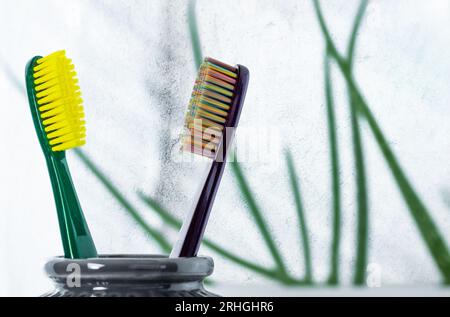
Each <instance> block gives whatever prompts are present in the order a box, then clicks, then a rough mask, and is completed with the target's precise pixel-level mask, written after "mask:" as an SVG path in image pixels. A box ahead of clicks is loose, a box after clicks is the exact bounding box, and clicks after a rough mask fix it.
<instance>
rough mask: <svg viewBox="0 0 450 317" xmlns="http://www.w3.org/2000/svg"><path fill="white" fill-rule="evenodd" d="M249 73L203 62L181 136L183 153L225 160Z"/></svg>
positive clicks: (232, 67)
mask: <svg viewBox="0 0 450 317" xmlns="http://www.w3.org/2000/svg"><path fill="white" fill-rule="evenodd" d="M248 80H249V71H248V69H247V68H246V67H244V66H242V65H237V66H230V65H227V64H225V63H222V62H220V61H218V60H215V59H213V58H209V57H207V58H205V60H204V62H203V63H202V65H201V66H200V70H199V73H198V76H197V79H196V81H195V85H194V89H193V92H192V96H191V100H190V102H189V106H188V111H187V114H186V120H185V131H184V132H183V135H182V149H183V150H184V151H188V152H192V153H195V154H199V155H202V156H205V157H209V158H211V159H214V160H225V158H226V152H227V148H228V146H229V144H230V142H231V135H233V134H234V131H233V130H234V128H236V126H237V124H238V121H239V117H240V114H241V110H242V105H243V102H244V98H245V94H246V91H247V86H248Z"/></svg>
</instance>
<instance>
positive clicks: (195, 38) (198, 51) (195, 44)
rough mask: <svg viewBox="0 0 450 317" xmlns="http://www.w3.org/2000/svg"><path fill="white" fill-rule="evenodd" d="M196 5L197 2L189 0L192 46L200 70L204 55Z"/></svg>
mask: <svg viewBox="0 0 450 317" xmlns="http://www.w3.org/2000/svg"><path fill="white" fill-rule="evenodd" d="M196 5H197V0H189V5H188V25H189V32H190V35H191V44H192V51H193V53H194V60H195V65H196V67H197V69H198V68H200V65H201V64H202V60H203V54H202V46H201V42H200V36H199V33H198V25H197V15H196V14H195V8H196Z"/></svg>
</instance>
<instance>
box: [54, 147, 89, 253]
mask: <svg viewBox="0 0 450 317" xmlns="http://www.w3.org/2000/svg"><path fill="white" fill-rule="evenodd" d="M52 161H53V163H54V167H55V169H54V171H55V173H56V177H57V179H58V183H59V190H60V191H61V194H62V197H63V199H62V201H63V207H64V212H63V213H62V214H63V215H64V216H63V217H64V218H65V219H64V221H65V224H64V227H65V228H66V230H67V239H68V244H69V254H67V253H66V258H67V257H69V258H72V259H86V258H94V257H97V250H96V248H95V244H94V241H93V240H92V236H91V233H90V231H89V227H88V225H87V223H86V220H85V218H84V216H83V212H82V209H81V206H80V202H79V200H78V197H77V193H76V191H75V187H74V186H73V182H72V177H71V176H70V172H69V167H68V165H67V161H66V158H65V155H60V157H54V158H53V159H52Z"/></svg>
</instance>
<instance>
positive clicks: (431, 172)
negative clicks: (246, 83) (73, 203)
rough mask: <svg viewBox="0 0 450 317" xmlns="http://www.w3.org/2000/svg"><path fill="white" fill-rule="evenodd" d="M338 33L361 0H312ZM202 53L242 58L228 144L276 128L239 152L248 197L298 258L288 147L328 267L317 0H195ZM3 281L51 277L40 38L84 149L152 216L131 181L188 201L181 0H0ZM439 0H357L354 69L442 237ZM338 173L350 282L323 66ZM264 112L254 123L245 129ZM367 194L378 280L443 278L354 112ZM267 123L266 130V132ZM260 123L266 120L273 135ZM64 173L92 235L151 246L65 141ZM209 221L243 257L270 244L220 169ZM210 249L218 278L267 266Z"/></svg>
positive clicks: (213, 233)
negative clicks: (54, 59) (73, 80)
mask: <svg viewBox="0 0 450 317" xmlns="http://www.w3.org/2000/svg"><path fill="white" fill-rule="evenodd" d="M322 2H323V4H322V6H323V9H324V13H325V16H326V19H327V22H328V25H329V27H330V29H331V30H332V35H333V38H334V39H335V41H336V43H337V44H338V47H339V49H341V50H344V49H345V45H346V43H347V40H348V35H349V32H350V29H351V25H352V21H353V17H354V14H355V12H356V9H357V6H358V3H359V2H358V1H337V0H334V1H322ZM197 17H198V23H199V30H200V36H201V39H202V49H203V54H204V55H207V56H212V57H215V58H217V59H221V60H223V61H225V62H228V63H231V64H233V63H239V64H242V65H246V66H247V67H248V68H249V69H250V71H251V82H250V87H249V91H248V95H247V99H246V103H245V107H244V109H243V113H242V118H241V124H240V127H241V131H242V132H241V134H240V135H239V143H238V147H239V144H242V148H244V147H245V146H246V145H248V144H259V143H258V142H264V140H267V139H270V140H271V142H272V143H271V144H272V145H271V147H270V155H269V158H268V159H266V160H259V161H251V162H244V163H243V166H244V171H245V173H246V175H247V176H248V178H249V181H250V183H251V186H252V190H253V192H254V193H255V195H256V198H257V200H258V204H259V205H260V206H261V207H262V209H263V210H264V215H265V217H266V219H267V221H268V223H269V224H270V229H271V231H272V232H273V233H274V235H275V237H276V243H277V245H278V247H279V248H280V249H281V252H282V254H283V256H284V257H285V258H286V260H287V263H288V266H289V269H290V271H291V272H292V274H294V275H296V276H299V277H300V276H301V275H302V274H303V273H304V272H303V268H304V265H303V262H302V253H301V251H302V250H301V243H300V240H299V234H298V228H297V225H296V224H297V218H296V213H295V207H294V203H293V198H292V195H291V193H290V191H289V183H288V176H287V171H286V167H285V164H284V156H283V149H284V148H290V149H291V151H292V153H293V156H294V158H295V163H296V167H297V170H298V172H299V176H300V183H301V187H302V194H303V200H304V206H305V209H306V217H307V221H308V224H309V229H310V240H311V244H312V245H311V248H312V255H313V266H314V267H313V270H314V278H315V280H317V281H319V282H323V281H325V280H326V278H327V276H328V273H329V252H330V234H331V220H332V218H331V215H332V214H331V194H330V193H331V191H330V162H329V152H328V138H327V126H326V111H325V105H324V94H323V55H324V54H323V52H324V41H323V38H322V35H321V33H320V30H319V28H318V23H317V20H316V17H315V15H314V10H313V6H312V2H311V1H307V0H303V1H298V0H289V1H288V0H283V1H281V0H280V1H261V0H246V1H242V0H241V1H238V0H233V1H218V0H208V1H206V0H199V1H198V4H197ZM0 23H1V28H0V43H1V44H0V100H1V103H2V105H1V106H0V117H1V118H2V119H3V120H2V123H1V124H0V140H1V144H2V152H1V153H2V155H1V156H0V180H1V181H0V281H1V282H0V295H3V296H4V295H26V296H34V295H38V294H41V293H43V292H45V291H48V290H49V289H50V288H51V284H50V282H49V281H48V280H47V278H46V277H45V275H44V273H43V270H42V268H43V265H44V263H45V261H46V260H47V259H48V258H49V257H51V256H53V255H59V254H61V252H62V248H61V243H60V238H59V232H58V226H57V219H56V214H55V208H54V203H53V197H52V193H51V186H50V182H49V179H48V175H47V170H46V167H45V161H44V157H43V155H42V153H41V149H40V146H39V143H38V141H37V139H36V135H35V131H34V128H33V125H32V120H31V116H30V113H29V107H28V104H27V100H26V99H25V95H24V78H23V77H24V76H23V75H24V67H25V64H26V63H27V61H28V60H29V59H30V58H31V57H33V56H34V55H46V54H48V53H51V52H53V51H55V50H59V49H66V50H67V54H68V56H69V57H71V58H72V59H73V61H74V64H75V66H76V69H77V72H78V75H79V79H80V84H81V88H82V93H83V96H84V100H85V110H86V117H87V128H88V142H87V145H86V146H85V147H84V150H85V152H86V153H87V154H88V155H89V156H90V157H91V159H92V160H93V161H94V162H95V163H96V164H98V165H99V166H101V169H102V171H103V172H104V173H105V174H106V175H107V176H108V177H109V178H110V179H111V180H112V181H113V183H114V184H115V185H116V186H117V187H119V188H120V189H121V191H122V192H123V193H124V195H125V197H126V198H127V199H129V200H130V201H131V202H132V203H133V204H134V205H135V206H136V208H137V209H138V210H139V211H140V212H141V214H142V215H144V216H145V218H146V219H147V220H148V222H149V223H151V224H152V225H153V226H154V227H156V228H159V229H160V230H162V231H163V232H165V233H166V234H167V235H168V237H170V239H171V241H174V240H175V238H176V232H174V231H173V230H172V229H171V228H169V227H168V226H167V225H165V224H164V223H163V222H161V220H160V219H159V218H158V217H157V216H155V214H154V213H153V212H152V211H150V210H149V209H148V208H147V207H146V206H145V205H144V204H143V203H142V201H141V200H140V199H139V197H138V195H137V192H140V191H141V192H144V193H146V194H148V195H152V196H153V197H156V198H157V199H158V201H159V202H161V204H162V205H164V206H165V207H167V208H168V209H169V210H171V211H172V212H173V213H174V214H175V215H177V216H179V217H182V216H183V215H184V214H185V213H186V212H187V210H188V209H187V207H189V206H190V205H191V204H192V197H193V196H194V195H195V193H196V191H197V187H198V186H199V180H198V175H201V174H202V170H203V169H204V163H195V164H191V163H181V162H179V157H180V154H179V152H178V149H179V146H178V143H177V140H178V132H179V130H180V127H181V126H182V124H183V120H184V111H185V108H186V105H187V102H188V100H189V96H190V92H191V89H192V86H193V82H194V79H195V75H196V69H195V66H194V64H195V63H194V58H193V54H192V49H191V44H190V38H189V32H188V28H187V1H182V0H177V1H163V0H160V1H156V0H151V1H148V0H134V1H130V0H114V1H112V0H110V1H106V0H103V1H100V0H97V1H94V0H91V1H88V0H77V1H75V0H71V1H58V0H53V1H50V0H41V1H32V0H0ZM449 50H450V2H449V1H446V0H433V1H420V0H414V1H411V0H401V1H400V0H397V1H388V0H378V1H371V2H370V4H369V7H368V9H367V14H366V19H365V20H364V23H363V26H362V29H361V31H360V36H359V40H358V48H357V53H356V59H355V72H356V73H355V76H356V78H357V79H358V81H359V84H360V86H361V88H362V91H363V93H364V95H365V96H366V98H367V100H368V103H369V105H370V106H371V109H372V111H373V112H374V115H375V117H376V118H377V119H378V121H379V123H380V125H381V127H382V129H383V131H384V132H385V134H386V136H387V138H388V140H389V142H390V146H391V147H392V148H393V150H394V151H395V153H396V154H397V156H398V158H399V159H400V162H401V163H402V166H403V167H404V169H405V170H406V171H407V175H408V176H409V177H410V179H411V180H412V182H413V184H414V187H415V189H416V190H417V191H418V193H419V194H420V196H421V197H422V198H423V200H424V201H425V203H426V205H427V206H428V208H429V210H430V211H431V213H432V215H433V217H434V218H435V220H436V222H437V223H438V225H439V228H440V229H441V231H442V233H443V235H444V236H445V238H446V240H447V241H450V208H449V205H450V204H449V201H448V198H447V200H446V198H445V193H446V192H449V191H450V164H449V161H450V138H449V135H450V125H449V124H448V123H449V122H450V110H449V100H450V89H448V88H449V79H450V59H449V58H448V52H449ZM333 79H334V84H335V86H334V87H335V94H336V112H337V122H338V126H339V127H338V138H339V146H340V155H341V163H342V166H341V173H342V188H343V205H342V209H343V236H342V245H341V274H342V282H343V284H345V285H348V284H350V283H351V277H352V272H353V265H354V256H355V234H354V233H355V219H356V218H355V205H356V203H355V196H354V192H355V188H354V170H353V155H352V143H351V131H350V129H349V124H350V121H349V113H348V103H347V94H346V88H345V85H344V83H343V82H342V80H341V75H340V73H339V72H337V71H336V70H334V71H333ZM255 128H256V129H257V130H258V129H259V130H258V131H260V132H259V133H256V135H255V134H250V135H248V133H246V132H245V131H254V130H251V129H255ZM362 130H363V141H364V150H365V154H366V164H367V173H368V179H369V180H368V187H369V199H370V236H369V238H370V241H369V244H370V249H369V263H370V264H376V265H378V266H379V267H380V268H381V269H382V275H381V280H382V285H410V284H413V285H424V284H425V285H429V284H436V283H438V282H439V281H440V280H441V279H440V276H439V273H438V271H437V269H436V267H435V265H434V263H433V261H432V258H431V257H430V256H429V254H428V250H427V249H426V247H425V244H424V243H423V241H422V240H421V238H420V236H419V235H418V230H417V229H416V226H415V223H414V222H413V220H412V218H411V217H410V213H409V210H408V209H407V208H406V206H405V204H404V201H403V200H402V198H401V196H400V195H399V192H398V189H397V187H396V185H395V183H394V180H393V178H392V176H391V174H390V171H389V170H388V169H387V166H386V164H385V161H384V159H383V157H382V156H381V154H380V152H379V149H378V146H377V144H376V143H375V142H374V140H373V138H372V133H371V131H370V130H369V129H368V128H367V126H366V125H365V124H363V125H362ZM267 131H270V133H267ZM267 134H268V135H267ZM68 160H69V164H70V166H71V171H72V175H73V178H74V182H75V184H76V186H77V191H78V194H79V198H80V201H81V203H82V206H83V209H84V211H85V215H86V218H87V220H88V222H89V224H90V228H91V232H92V234H93V236H94V239H95V241H96V245H97V249H98V250H99V252H100V253H161V250H159V249H158V247H157V245H156V244H155V243H154V242H153V240H152V239H151V238H150V237H148V236H147V235H145V234H144V233H143V232H142V230H141V229H140V228H139V227H138V226H137V225H136V223H135V222H134V221H133V220H132V219H131V218H130V217H129V216H128V215H127V214H126V212H125V210H124V209H123V208H122V207H121V206H120V205H119V204H118V203H117V201H116V200H115V199H114V198H113V197H112V196H111V195H110V194H109V193H108V192H107V191H106V190H105V188H104V187H103V185H101V184H100V183H99V182H98V180H97V179H96V178H95V176H94V175H93V174H92V173H91V172H90V171H89V170H88V169H87V168H86V167H85V166H84V165H83V164H82V163H81V161H80V160H79V159H78V158H77V157H75V155H73V153H69V154H68ZM206 236H208V237H210V238H212V239H214V240H215V241H217V242H219V243H220V244H221V245H223V246H225V247H227V248H228V249H230V250H233V251H234V252H236V253H237V254H239V255H241V256H243V257H250V258H251V259H252V260H255V261H257V262H259V263H261V264H263V265H267V266H270V265H271V264H272V260H271V258H270V255H269V253H268V252H267V250H266V247H265V245H264V242H263V240H262V238H261V236H260V235H259V233H258V231H257V228H256V226H255V224H254V222H253V221H252V220H251V218H250V217H249V214H248V212H247V211H246V206H245V203H244V202H243V201H242V199H240V193H239V191H238V188H237V186H236V182H235V180H234V178H233V176H232V173H231V171H230V170H229V169H227V170H226V171H225V175H224V178H223V182H222V185H221V188H220V190H219V193H218V196H217V199H216V204H215V206H214V209H213V214H212V216H211V219H210V223H209V226H208V228H207V232H206ZM200 253H201V254H205V255H211V256H213V257H214V258H215V263H216V269H215V273H214V280H215V281H217V282H218V283H219V284H223V285H227V284H230V283H238V284H243V285H261V284H262V285H272V282H270V281H268V280H266V279H264V278H261V277H259V276H257V275H255V274H253V273H251V272H249V271H247V270H244V269H242V268H240V267H237V266H235V265H234V264H232V263H230V262H229V261H227V260H224V259H222V258H220V257H219V256H216V255H215V254H213V253H211V252H210V250H208V249H206V248H202V249H201V250H200Z"/></svg>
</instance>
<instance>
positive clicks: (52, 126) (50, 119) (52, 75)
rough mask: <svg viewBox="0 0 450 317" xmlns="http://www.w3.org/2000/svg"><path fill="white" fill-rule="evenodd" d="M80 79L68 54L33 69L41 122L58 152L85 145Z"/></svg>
mask: <svg viewBox="0 0 450 317" xmlns="http://www.w3.org/2000/svg"><path fill="white" fill-rule="evenodd" d="M76 75H77V74H76V72H75V70H74V65H73V64H72V61H71V60H70V59H68V58H67V57H66V53H65V51H58V52H55V53H53V54H51V55H48V56H46V57H43V58H40V59H38V60H37V62H36V66H35V67H34V68H33V77H34V86H35V88H34V89H35V95H36V100H37V104H38V106H39V113H40V118H41V121H42V125H43V126H44V131H45V133H46V136H47V139H48V142H49V145H50V147H51V149H52V151H54V152H58V151H65V150H68V149H71V148H74V147H78V146H81V145H83V144H85V138H86V128H85V121H84V111H83V105H82V103H83V100H82V99H81V92H80V87H79V86H78V80H77V79H76Z"/></svg>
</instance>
